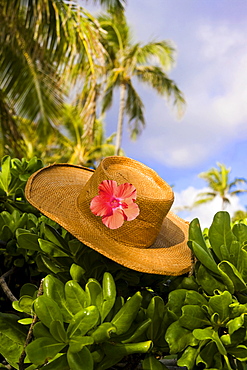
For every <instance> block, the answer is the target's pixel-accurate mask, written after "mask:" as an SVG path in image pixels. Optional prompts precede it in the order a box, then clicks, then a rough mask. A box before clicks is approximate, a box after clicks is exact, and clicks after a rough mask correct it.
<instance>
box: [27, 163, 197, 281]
mask: <svg viewBox="0 0 247 370" xmlns="http://www.w3.org/2000/svg"><path fill="white" fill-rule="evenodd" d="M103 180H115V181H116V182H117V183H118V185H120V184H123V183H126V182H128V183H131V184H133V185H134V186H135V188H136V189H137V199H136V203H137V204H138V206H139V208H140V214H139V216H138V217H137V218H136V219H135V220H133V221H127V222H124V224H123V226H121V227H120V228H119V229H115V230H112V229H109V228H107V227H106V226H105V225H104V224H103V223H102V220H101V217H98V216H95V215H94V214H93V213H92V212H91V210H90V202H91V200H92V198H93V197H95V196H96V195H98V185H99V184H100V183H101V182H102V181H103ZM25 193H26V198H27V200H28V201H29V202H30V203H31V204H32V205H33V206H34V207H36V208H37V209H39V210H40V211H41V212H42V213H44V214H45V215H46V216H47V217H49V218H51V219H52V220H54V221H56V222H57V223H58V224H60V225H61V226H63V227H64V228H65V229H66V230H68V231H69V232H70V233H71V234H72V235H74V236H75V237H76V238H77V239H79V240H80V241H82V242H83V243H85V244H86V245H87V246H89V247H91V248H92V249H94V250H96V251H98V252H99V253H101V254H103V255H105V256H106V257H108V258H110V259H112V260H114V261H116V262H118V263H119V264H121V265H123V266H126V267H128V268H131V269H134V270H137V271H142V272H146V273H153V274H162V275H180V274H183V273H185V272H187V271H189V269H190V267H191V252H190V249H189V248H188V246H187V239H188V223H187V222H185V221H184V220H182V219H181V218H179V217H178V216H176V215H175V214H173V213H172V212H171V211H170V208H171V205H172V203H173V192H172V189H171V187H170V186H169V185H168V184H167V183H166V182H165V181H164V180H162V179H161V178H160V177H159V176H158V175H157V173H156V172H155V171H153V170H152V169H150V168H149V167H147V166H145V165H143V164H142V163H139V162H137V161H135V160H132V159H130V158H126V157H107V158H105V159H104V160H103V161H102V162H101V164H100V165H99V167H98V168H97V169H96V170H95V171H94V170H91V169H88V168H85V167H81V166H74V165H69V164H55V165H51V166H48V167H45V168H43V169H41V170H39V171H38V172H36V173H35V174H33V175H32V176H31V177H30V178H29V180H28V183H27V186H26V190H25Z"/></svg>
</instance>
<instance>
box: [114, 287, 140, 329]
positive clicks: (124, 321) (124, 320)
mask: <svg viewBox="0 0 247 370" xmlns="http://www.w3.org/2000/svg"><path fill="white" fill-rule="evenodd" d="M141 302H142V296H141V294H140V292H136V293H135V294H134V295H133V296H132V297H131V298H130V299H129V300H128V301H127V302H126V303H125V304H124V305H123V307H122V308H120V310H119V311H118V312H117V313H116V315H115V316H114V317H113V319H112V320H111V322H112V324H113V325H114V326H116V328H117V334H118V335H121V334H123V333H126V331H127V330H128V329H129V328H130V326H131V324H132V322H133V321H134V319H135V317H136V315H137V313H138V311H139V309H140V307H141Z"/></svg>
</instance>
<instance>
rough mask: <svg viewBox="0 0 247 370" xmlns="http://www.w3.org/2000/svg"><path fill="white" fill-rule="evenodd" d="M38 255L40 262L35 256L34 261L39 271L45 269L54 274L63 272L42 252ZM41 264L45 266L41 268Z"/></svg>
mask: <svg viewBox="0 0 247 370" xmlns="http://www.w3.org/2000/svg"><path fill="white" fill-rule="evenodd" d="M38 257H39V256H38ZM40 257H41V263H38V258H36V263H37V265H38V267H39V269H40V270H41V271H45V272H48V273H50V272H53V273H54V274H57V273H59V272H63V269H62V268H61V267H60V266H58V265H57V264H56V263H55V262H53V261H52V260H51V259H50V258H48V257H47V256H45V255H43V254H42V255H40ZM42 264H43V265H44V266H45V268H43V266H42Z"/></svg>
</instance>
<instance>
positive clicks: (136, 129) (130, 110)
mask: <svg viewBox="0 0 247 370" xmlns="http://www.w3.org/2000/svg"><path fill="white" fill-rule="evenodd" d="M126 88H127V99H126V106H125V111H126V113H127V115H128V117H129V126H130V131H131V138H132V139H133V140H135V139H136V137H137V136H138V135H139V134H140V133H141V131H142V128H143V127H144V126H145V119H144V104H143V102H142V100H141V98H140V96H139V95H138V93H137V91H136V90H135V89H134V87H133V85H132V84H131V82H130V81H129V83H128V84H126Z"/></svg>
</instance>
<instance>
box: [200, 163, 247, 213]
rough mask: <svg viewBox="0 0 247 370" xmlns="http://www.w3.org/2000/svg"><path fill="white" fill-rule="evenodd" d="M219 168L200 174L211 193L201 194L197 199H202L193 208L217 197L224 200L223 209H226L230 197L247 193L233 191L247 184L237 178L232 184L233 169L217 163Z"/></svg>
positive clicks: (239, 190) (243, 190)
mask: <svg viewBox="0 0 247 370" xmlns="http://www.w3.org/2000/svg"><path fill="white" fill-rule="evenodd" d="M217 166H218V168H211V169H210V170H208V171H206V172H202V173H200V174H199V177H201V178H202V179H204V180H205V181H206V182H207V184H208V187H209V188H210V191H208V192H203V193H199V194H198V196H197V197H198V198H200V199H198V200H197V201H195V203H194V204H193V206H198V205H200V204H203V203H207V202H211V201H212V200H213V199H214V198H215V197H216V196H219V197H220V198H221V200H222V209H224V208H225V207H226V205H227V204H229V203H230V199H229V197H230V196H232V195H239V194H241V193H245V192H247V190H245V189H236V190H233V189H234V188H235V187H236V186H237V185H239V184H245V183H246V182H247V180H246V179H244V178H236V179H235V180H234V181H232V182H230V180H229V173H230V172H231V168H226V166H225V165H224V164H221V163H217Z"/></svg>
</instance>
